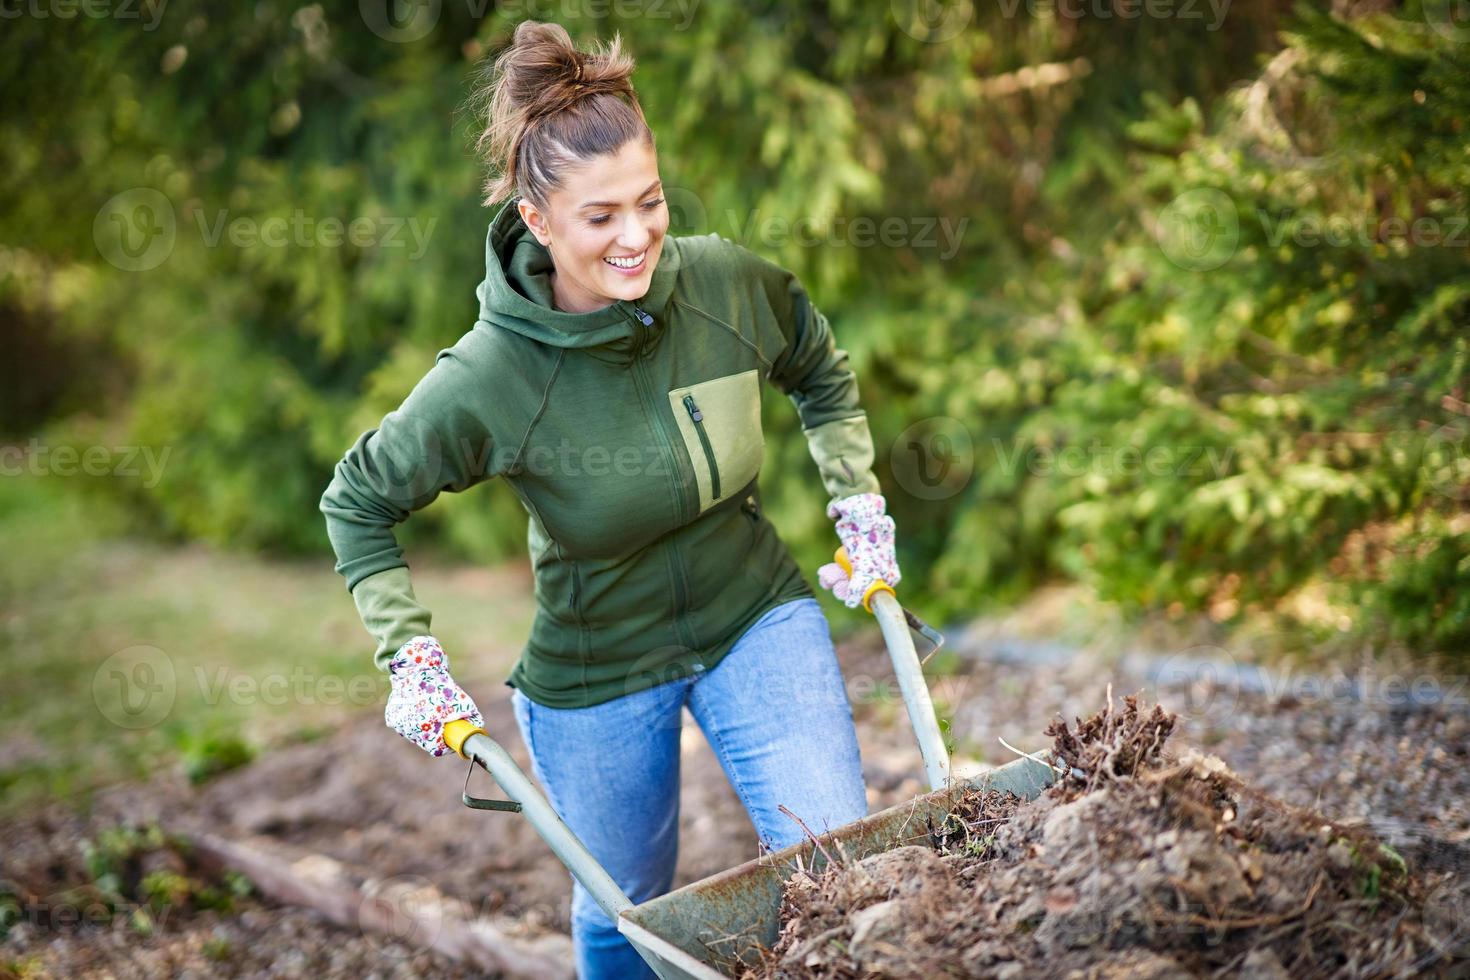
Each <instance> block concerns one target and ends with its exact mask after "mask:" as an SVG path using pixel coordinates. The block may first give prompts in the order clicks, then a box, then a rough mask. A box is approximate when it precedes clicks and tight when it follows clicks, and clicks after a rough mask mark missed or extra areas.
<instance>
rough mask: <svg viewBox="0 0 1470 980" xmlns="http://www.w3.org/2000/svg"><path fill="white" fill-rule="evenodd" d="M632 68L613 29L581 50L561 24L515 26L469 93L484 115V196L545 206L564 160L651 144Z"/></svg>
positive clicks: (478, 144)
mask: <svg viewBox="0 0 1470 980" xmlns="http://www.w3.org/2000/svg"><path fill="white" fill-rule="evenodd" d="M632 75H633V59H632V57H630V56H629V55H626V54H624V53H623V51H622V39H621V38H620V37H619V36H618V35H616V34H614V35H613V40H612V43H611V44H610V45H609V46H607V47H606V48H605V49H603V48H602V47H601V46H599V47H598V49H597V50H595V51H593V52H586V53H584V52H581V51H578V50H577V49H576V47H575V46H574V45H573V44H572V39H571V37H569V36H568V34H567V32H566V28H564V27H562V26H561V25H560V24H549V23H543V22H541V21H535V20H526V21H522V22H521V23H520V24H518V25H516V32H515V38H514V39H513V40H512V41H511V43H510V46H509V47H508V48H506V49H505V50H503V51H502V52H500V54H499V56H498V57H495V58H494V60H493V61H492V60H491V59H490V58H488V57H487V58H486V59H485V62H484V65H483V67H482V69H481V71H480V74H479V77H478V78H477V79H476V83H475V89H474V92H473V94H472V95H471V97H470V104H471V106H472V107H473V110H474V113H475V116H476V118H478V119H484V120H486V121H487V125H486V126H485V129H484V130H483V131H482V132H481V133H480V136H479V138H478V139H477V140H476V141H475V152H476V153H478V154H480V155H481V156H482V157H483V158H484V160H485V162H486V164H487V165H488V169H489V175H488V176H487V177H486V178H485V183H484V191H485V200H484V203H485V204H494V203H496V202H497V201H501V200H504V199H506V198H508V197H510V196H512V195H513V194H516V193H519V194H520V196H521V197H524V198H526V199H527V200H528V201H530V202H531V203H532V204H535V205H536V206H537V207H538V208H543V209H544V208H545V207H546V206H547V197H548V195H549V194H550V192H551V191H552V190H553V189H555V188H557V187H560V186H561V183H562V180H563V178H564V177H565V174H566V169H567V167H568V166H570V165H574V164H576V163H579V162H584V161H587V160H590V159H592V158H593V157H596V156H600V155H602V154H605V153H615V152H617V151H618V150H619V149H620V148H621V147H622V146H623V145H624V144H625V143H627V142H628V141H629V140H632V139H642V140H643V141H644V143H645V144H646V145H647V146H649V147H652V146H653V145H654V141H653V131H652V130H650V129H649V128H648V123H647V121H646V120H645V119H644V118H643V108H642V106H640V105H639V104H638V95H637V93H636V92H634V91H633V83H632Z"/></svg>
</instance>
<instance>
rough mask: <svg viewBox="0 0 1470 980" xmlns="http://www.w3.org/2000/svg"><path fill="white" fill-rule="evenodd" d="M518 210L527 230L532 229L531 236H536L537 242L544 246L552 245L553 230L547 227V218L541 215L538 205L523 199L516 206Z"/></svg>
mask: <svg viewBox="0 0 1470 980" xmlns="http://www.w3.org/2000/svg"><path fill="white" fill-rule="evenodd" d="M516 210H518V211H520V213H521V220H522V221H524V222H525V223H526V227H527V228H530V229H531V234H533V235H535V236H536V240H537V241H538V242H540V243H541V244H542V245H550V244H551V230H550V229H549V228H547V226H546V216H545V215H544V214H542V213H541V211H540V210H539V209H538V208H537V207H536V205H534V204H532V203H531V202H530V201H527V200H526V199H525V198H521V200H520V201H519V202H517V204H516Z"/></svg>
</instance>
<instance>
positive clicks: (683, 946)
mask: <svg viewBox="0 0 1470 980" xmlns="http://www.w3.org/2000/svg"><path fill="white" fill-rule="evenodd" d="M1054 778H1055V774H1054V772H1053V770H1052V768H1051V767H1050V766H1048V765H1047V764H1045V763H1043V762H1041V761H1039V760H1037V759H1031V758H1024V757H1023V758H1020V759H1016V760H1015V761H1014V762H1010V763H1007V764H1006V765H1004V766H1001V767H999V768H997V769H992V770H989V771H987V772H983V773H979V774H977V775H975V776H972V777H970V778H968V779H964V780H956V781H954V782H952V783H951V784H950V785H949V787H948V788H946V789H939V790H935V791H934V792H931V793H928V794H926V795H924V796H919V797H916V798H915V799H912V800H909V801H908V802H906V803H899V804H897V805H895V806H891V807H889V808H888V809H886V810H882V811H880V812H878V813H874V814H871V815H869V816H867V817H864V818H862V819H861V820H857V821H854V822H853V823H850V824H847V825H845V826H842V827H839V828H837V829H836V830H833V831H831V832H830V833H827V834H822V835H821V836H820V838H819V840H820V841H821V843H822V845H823V846H824V847H826V848H827V849H828V850H829V851H833V852H834V853H837V854H839V857H838V860H842V859H843V857H846V858H850V859H852V860H860V859H862V858H864V857H867V856H869V855H872V854H877V853H880V852H882V851H887V850H892V849H893V848H895V847H901V846H903V845H905V844H914V843H922V842H923V841H925V840H926V839H927V838H928V836H929V833H930V830H931V828H933V827H938V826H940V825H941V824H942V822H943V819H944V815H945V814H947V813H949V812H950V811H951V810H953V809H954V806H955V803H956V802H957V801H958V799H959V798H960V797H961V796H963V795H964V794H966V793H967V792H970V791H972V790H976V789H995V790H1008V791H1010V792H1012V793H1014V794H1016V795H1017V796H1020V797H1022V798H1024V799H1027V800H1034V799H1036V797H1038V796H1039V795H1041V791H1042V790H1044V789H1045V788H1046V787H1047V786H1049V785H1050V784H1051V782H1052V781H1053V779H1054ZM837 845H840V851H835V850H834V848H835V847H836V846H837ZM798 862H799V864H798ZM825 864H826V858H825V857H824V856H823V855H822V853H821V851H820V849H819V848H818V847H817V846H816V844H815V843H814V842H813V841H812V840H811V839H810V838H808V839H807V840H805V841H803V842H801V843H799V844H793V845H792V846H790V847H787V848H785V849H783V850H780V851H775V852H773V853H771V854H766V855H763V856H761V857H758V858H756V859H754V860H751V861H747V862H746V863H745V864H742V865H739V866H738V867H734V868H731V869H729V870H727V871H721V872H719V873H718V874H714V875H711V876H710V877H708V878H705V879H704V880H702V881H696V882H694V883H692V884H689V885H685V886H684V887H682V888H679V889H676V890H674V891H672V892H668V893H667V894H664V895H660V896H659V897H658V898H653V899H650V900H649V901H647V902H644V903H643V904H641V905H636V906H633V907H631V908H629V909H625V910H624V911H623V912H622V913H621V915H619V916H618V929H619V931H621V932H622V933H623V935H624V936H626V937H627V939H628V941H629V942H631V943H632V944H633V945H634V946H635V947H636V948H637V949H638V951H639V953H641V954H642V956H643V958H644V959H645V960H646V961H648V963H649V964H650V965H652V966H653V968H654V970H655V971H656V972H657V973H658V974H659V976H661V977H663V978H665V980H685V978H688V980H722V978H725V977H728V976H729V974H727V973H722V972H720V970H719V969H717V968H716V966H715V964H729V965H731V966H732V967H733V966H734V964H735V961H737V960H738V961H740V962H743V963H745V964H746V965H749V966H755V965H757V964H758V962H759V961H758V959H757V957H756V947H757V946H758V945H759V946H766V947H770V946H771V945H773V944H774V943H775V942H776V939H777V937H778V935H779V933H780V910H781V895H782V891H783V889H784V886H785V883H786V880H787V879H788V878H789V877H790V876H791V875H792V874H794V873H795V872H796V870H797V868H798V867H805V868H812V869H814V870H820V869H821V868H822V867H823V866H824V865H825Z"/></svg>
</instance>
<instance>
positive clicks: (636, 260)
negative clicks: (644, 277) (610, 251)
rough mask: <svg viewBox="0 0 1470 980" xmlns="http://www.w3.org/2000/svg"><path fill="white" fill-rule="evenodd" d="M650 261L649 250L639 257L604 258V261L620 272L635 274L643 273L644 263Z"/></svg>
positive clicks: (642, 252)
mask: <svg viewBox="0 0 1470 980" xmlns="http://www.w3.org/2000/svg"><path fill="white" fill-rule="evenodd" d="M647 259H648V249H646V248H645V249H644V250H643V251H641V252H639V253H638V254H637V255H627V256H616V257H614V256H606V255H605V256H603V258H602V261H604V262H606V263H607V264H608V265H610V266H612V267H613V268H614V269H617V270H618V271H619V272H627V273H635V272H642V271H643V265H644V262H645V261H646V260H647Z"/></svg>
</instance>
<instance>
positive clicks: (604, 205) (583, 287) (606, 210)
mask: <svg viewBox="0 0 1470 980" xmlns="http://www.w3.org/2000/svg"><path fill="white" fill-rule="evenodd" d="M547 204H548V206H549V207H548V211H545V212H543V211H541V210H539V209H537V207H536V206H535V205H534V204H531V203H530V202H529V201H527V200H525V199H524V198H522V199H521V201H520V212H521V219H522V220H523V221H525V222H526V225H527V227H529V228H530V229H531V231H532V233H533V234H535V236H536V238H537V240H538V241H540V242H541V244H542V245H545V246H546V247H547V249H548V250H549V251H550V252H551V257H552V260H553V261H554V262H555V263H556V269H555V271H554V272H553V273H552V277H551V289H552V295H553V299H554V300H555V302H556V307H557V309H559V310H562V311H564V312H567V313H591V312H593V311H594V310H600V309H602V308H604V307H607V306H611V305H612V304H613V303H615V302H617V301H618V300H620V299H622V300H637V299H641V298H642V297H643V295H644V294H645V293H647V292H648V285H649V283H650V282H651V281H652V278H653V270H654V268H655V267H656V266H657V265H658V258H659V255H660V254H661V253H662V252H663V244H664V234H665V233H666V232H667V231H668V230H669V209H668V207H667V206H666V205H665V203H664V196H663V185H662V183H661V182H660V181H659V178H658V158H657V156H656V155H655V154H654V151H653V150H652V148H650V147H647V146H644V145H643V141H642V140H629V141H628V142H627V143H624V144H623V146H622V148H621V149H619V150H618V151H617V152H616V153H610V154H604V155H603V156H600V157H598V158H597V159H595V160H592V161H589V162H588V163H586V164H583V165H582V166H580V167H575V168H571V169H570V170H569V171H568V174H567V177H566V179H565V181H564V182H563V184H562V186H561V187H559V188H557V189H556V190H554V191H552V192H551V194H550V197H549V200H548V202H547ZM613 259H618V260H622V261H619V262H618V263H614V262H612V261H610V260H613ZM630 261H631V262H632V263H633V264H632V265H631V266H629V265H628V262H630Z"/></svg>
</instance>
